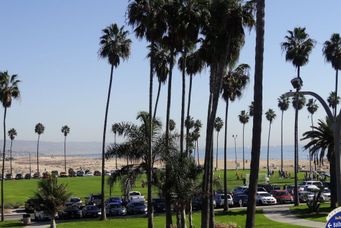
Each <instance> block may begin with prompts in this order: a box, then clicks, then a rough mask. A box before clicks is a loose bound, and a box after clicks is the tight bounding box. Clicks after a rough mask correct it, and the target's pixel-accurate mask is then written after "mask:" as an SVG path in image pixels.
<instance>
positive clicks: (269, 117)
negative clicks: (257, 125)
mask: <svg viewBox="0 0 341 228" xmlns="http://www.w3.org/2000/svg"><path fill="white" fill-rule="evenodd" d="M265 116H266V119H267V120H268V121H269V122H270V123H272V121H273V120H274V119H275V118H276V113H275V111H274V110H272V109H269V110H268V111H267V112H266V113H265Z"/></svg>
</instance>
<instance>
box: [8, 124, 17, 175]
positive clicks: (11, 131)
mask: <svg viewBox="0 0 341 228" xmlns="http://www.w3.org/2000/svg"><path fill="white" fill-rule="evenodd" d="M16 136H17V131H16V130H15V129H14V128H11V129H9V131H8V137H9V138H10V140H11V146H10V149H9V153H10V160H9V162H10V163H9V164H10V170H11V176H12V160H13V155H12V146H13V140H14V139H15V137H16Z"/></svg>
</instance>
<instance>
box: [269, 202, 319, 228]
mask: <svg viewBox="0 0 341 228" xmlns="http://www.w3.org/2000/svg"><path fill="white" fill-rule="evenodd" d="M263 213H264V215H265V216H266V217H267V218H268V219H270V220H273V221H276V222H282V223H288V224H292V225H299V226H306V227H311V228H315V227H316V228H324V227H326V224H325V223H323V222H315V221H311V220H307V219H301V218H298V217H296V216H295V215H293V214H291V213H290V210H289V208H288V207H276V208H273V207H272V208H263Z"/></svg>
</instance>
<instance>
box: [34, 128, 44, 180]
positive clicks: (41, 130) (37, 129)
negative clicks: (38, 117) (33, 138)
mask: <svg viewBox="0 0 341 228" xmlns="http://www.w3.org/2000/svg"><path fill="white" fill-rule="evenodd" d="M44 131H45V126H44V125H43V124H42V123H37V124H36V126H35V128H34V132H35V133H37V134H38V139H37V174H38V176H40V172H39V144H40V135H41V134H43V133H44Z"/></svg>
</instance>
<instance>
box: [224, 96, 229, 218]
mask: <svg viewBox="0 0 341 228" xmlns="http://www.w3.org/2000/svg"><path fill="white" fill-rule="evenodd" d="M228 110H229V101H228V100H227V101H226V106H225V127H224V132H225V137H224V211H225V212H227V211H228V207H229V205H228V203H227V118H228Z"/></svg>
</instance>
